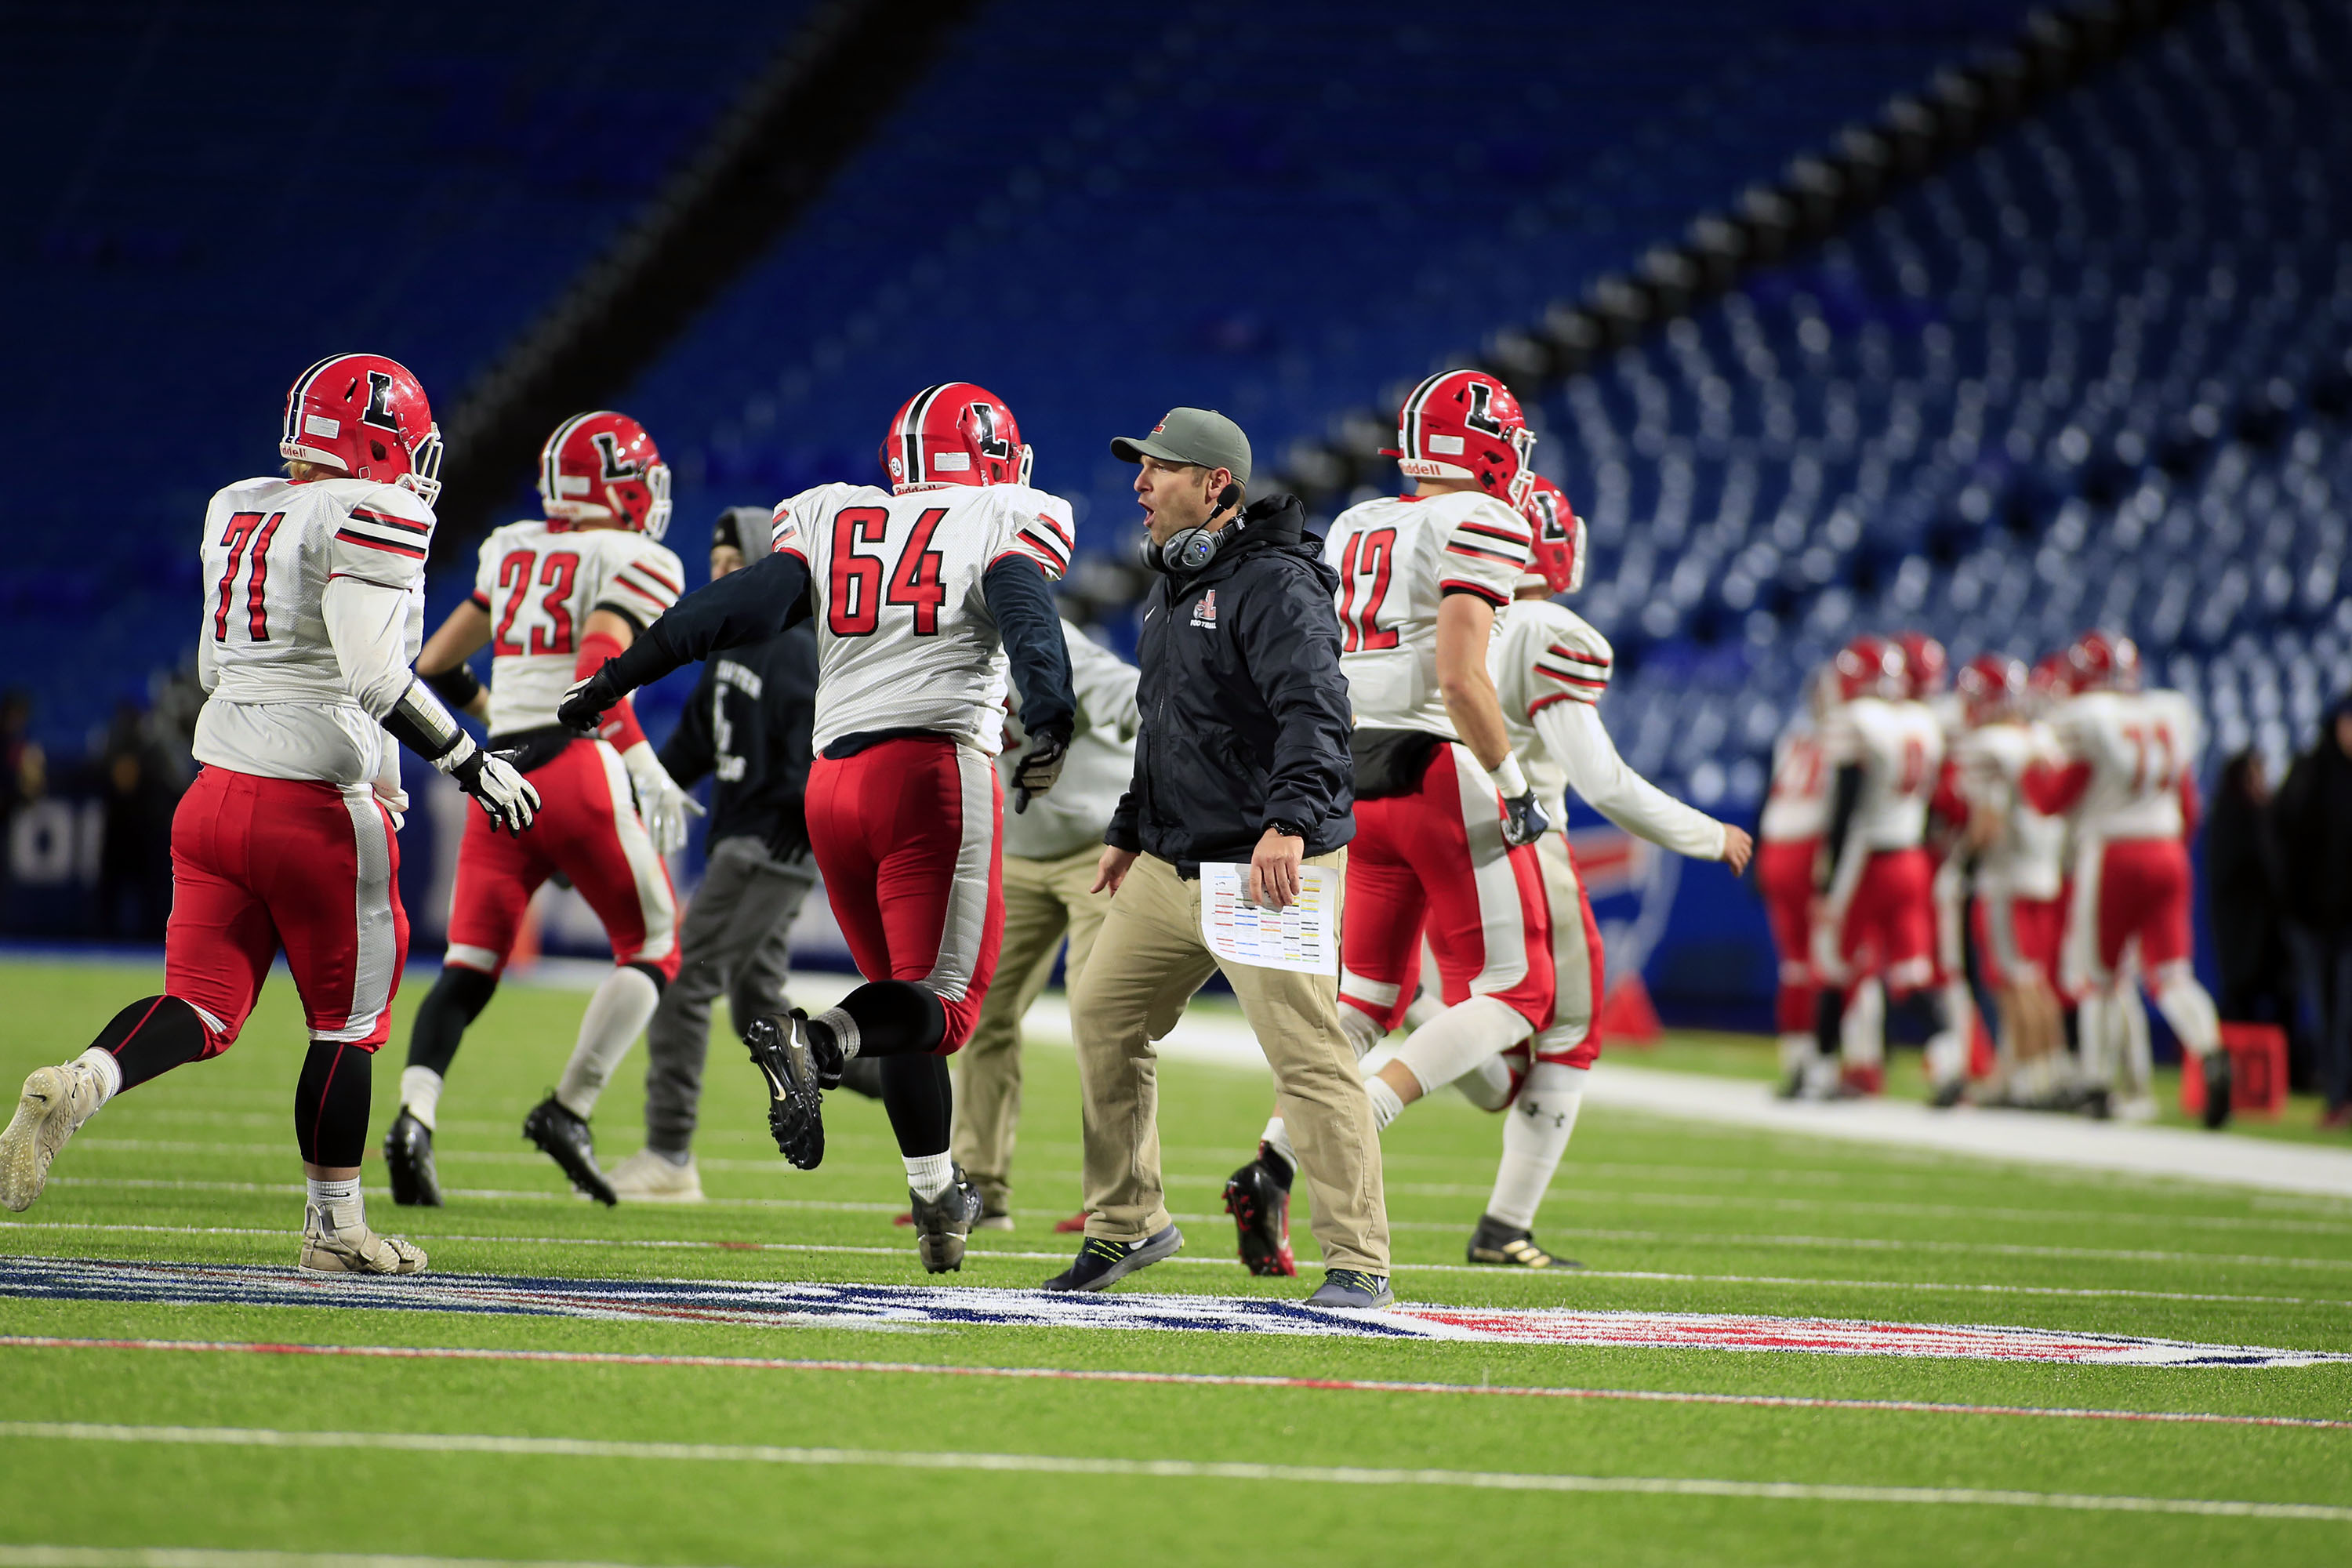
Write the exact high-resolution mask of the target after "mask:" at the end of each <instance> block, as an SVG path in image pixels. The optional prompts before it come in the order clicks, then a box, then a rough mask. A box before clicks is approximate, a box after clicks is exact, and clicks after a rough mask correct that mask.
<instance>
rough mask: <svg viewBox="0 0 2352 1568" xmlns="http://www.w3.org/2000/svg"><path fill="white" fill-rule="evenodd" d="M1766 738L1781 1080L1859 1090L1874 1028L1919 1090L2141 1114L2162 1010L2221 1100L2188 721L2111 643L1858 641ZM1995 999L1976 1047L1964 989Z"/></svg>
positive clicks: (2130, 655)
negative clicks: (2205, 974) (2193, 850)
mask: <svg viewBox="0 0 2352 1568" xmlns="http://www.w3.org/2000/svg"><path fill="white" fill-rule="evenodd" d="M1807 698H1808V700H1807V702H1806V704H1805V706H1804V709H1803V710H1801V711H1800V712H1799V713H1798V715H1797V716H1796V717H1795V718H1794V719H1793V720H1792V721H1791V722H1790V725H1789V727H1788V729H1787V730H1786V731H1784V732H1783V733H1782V734H1781V736H1780V741H1779V742H1778V744H1777V746H1776V747H1775V750H1774V753H1773V759H1772V779H1771V789H1770V795H1769V798H1768V800H1767V803H1766V805H1765V808H1764V815H1763V820H1762V822H1761V824H1760V825H1759V837H1760V838H1761V840H1762V844H1761V847H1760V848H1759V852H1758V856H1757V876H1758V881H1759V886H1760V889H1761V890H1762V893H1763V896H1764V899H1765V903H1766V908H1767V910H1768V912H1769V916H1770V921H1771V927H1772V936H1773V941H1774V943H1775V945H1776V946H1777V947H1778V949H1779V952H1780V989H1779V996H1778V1000H1777V1005H1776V1013H1777V1023H1778V1026H1779V1028H1780V1054H1781V1066H1782V1068H1783V1070H1784V1072H1785V1074H1786V1078H1785V1081H1784V1084H1783V1089H1782V1092H1783V1093H1784V1094H1785V1095H1786V1096H1788V1097H1789V1098H1791V1099H1804V1100H1837V1099H1851V1098H1855V1097H1859V1096H1867V1095H1874V1094H1876V1093H1878V1092H1880V1091H1881V1089H1883V1088H1884V1085H1885V1068H1884V1062H1885V1041H1886V1036H1887V1029H1888V1026H1889V1024H1890V1022H1894V1023H1907V1024H1908V1026H1909V1028H1910V1031H1911V1032H1912V1033H1913V1034H1914V1035H1915V1036H1916V1037H1918V1038H1921V1039H1923V1040H1924V1042H1925V1045H1926V1060H1927V1078H1928V1081H1929V1085H1930V1089H1929V1095H1930V1099H1931V1100H1932V1102H1933V1103H1935V1104H1937V1105H1938V1106H1952V1105H1957V1104H1958V1103H1959V1102H1960V1101H1961V1100H1963V1099H1971V1100H1976V1101H1977V1102H1979V1103H1985V1104H1994V1105H2005V1106H2011V1107H2015V1108H2019V1109H2025V1110H2055V1111H2074V1112H2080V1113H2083V1114H2087V1115H2091V1116H2095V1117H2102V1118H2104V1117H2107V1116H2110V1115H2113V1116H2117V1117H2121V1118H2125V1119H2127V1120H2135V1121H2146V1120H2148V1119H2150V1118H2152V1117H2153V1116H2154V1115H2155V1114H2156V1102H2155V1099H2154V1096H2153V1094H2152V1092H2151V1089H2150V1056H2149V1035H2148V1018H2147V1011H2146V1009H2145V1007H2144V1006H2143V1005H2142V1003H2141V992H2142V990H2143V988H2145V990H2146V992H2147V994H2148V995H2150V996H2152V997H2153V998H2154V999H2155V1002H2156V1005H2157V1008H2158V1011H2159V1012H2160V1013H2161V1014H2162V1016H2163V1017H2164V1019H2165V1021H2166V1023H2167V1024H2168V1025H2169V1026H2171V1028H2172V1031H2173V1033H2174V1034H2175V1035H2176V1036H2177V1037H2179V1041H2180V1045H2181V1048H2182V1050H2183V1052H2184V1053H2185V1054H2186V1055H2188V1056H2189V1057H2193V1058H2197V1061H2198V1065H2199V1067H2200V1069H2201V1072H2202V1075H2203V1080H2204V1086H2205V1109H2204V1119H2205V1122H2206V1124H2207V1125H2208V1126H2210V1127H2219V1126H2221V1124H2222V1123H2223V1122H2225V1121H2228V1119H2229V1116H2230V1110H2231V1074H2230V1059H2229V1057H2228V1055H2227V1053H2226V1052H2224V1051H2223V1050H2222V1048H2221V1020H2220V1015H2219V1014H2218V1013H2217V1011H2216V1010H2215V1007H2214V1005H2213V1001H2212V998H2211V997H2210V995H2209V994H2207V992H2206V991H2205V988H2204V987H2203V986H2202V985H2201V984H2199V982H2198V980H2197V977H2196V974H2195V972H2194V970H2193V967H2192V963H2191V959H2192V946H2191V941H2192V939H2191V932H2190V920H2189V837H2190V835H2192V834H2193V833H2194V832H2195V831H2196V826H2197V814H2198V797H2197V784H2196V762H2197V757H2198V755H2199V752H2200V749H2201V746H2202V739H2201V733H2200V724H2199V720H2198V715H2197V710H2196V709H2195V707H2194V705H2193V704H2191V703H2190V702H2189V700H2187V699H2186V698H2184V697H2182V696H2181V695H2180V694H2179V693H2178V692H2173V691H2162V690H2150V689H2143V688H2142V685H2141V679H2140V664H2139V655H2138V650H2137V648H2136V647H2134V646H2133V644H2132V642H2131V640H2130V639H2129V638H2127V637H2110V636H2108V635H2106V634H2105V633H2103V632H2096V631H2093V632H2086V633H2084V635H2083V636H2082V637H2078V638H2077V639H2075V641H2074V643H2073V644H2072V645H2070V646H2069V647H2066V648H2064V649H2063V650H2061V651H2060V652H2057V653H2053V654H2051V655H2049V656H2048V657H2047V658H2043V659H2042V660H2041V662H2040V663H2038V664H2036V665H2034V666H2033V667H2032V668H2031V669H2030V670H2029V669H2028V668H2027V667H2026V666H2025V665H2024V664H2023V663H2022V662H2021V661H2020V660H2018V659H2016V658H2010V657H2008V656H2006V655H2003V654H1998V653H1988V654H1983V655H1980V656H1979V657H1978V658H1973V659H1970V660H1969V662H1968V663H1967V664H1966V665H1964V666H1963V667H1962V668H1960V670H1959V672H1958V678H1957V679H1952V678H1950V676H1949V672H1948V668H1947V661H1946V656H1945V651H1944V648H1943V647H1942V645H1940V644H1939V643H1937V641H1936V640H1935V639H1934V638H1932V637H1926V636H1923V635H1921V634H1919V633H1916V632H1906V633H1903V634H1900V635H1898V636H1895V637H1877V636H1864V637H1856V638H1855V639H1854V640H1853V641H1852V642H1851V643H1849V644H1847V645H1846V647H1844V648H1843V649H1841V650H1840V651H1839V653H1838V655H1837V657H1836V658H1835V659H1834V660H1832V662H1831V663H1830V664H1829V665H1828V666H1826V667H1824V668H1821V669H1819V670H1817V671H1816V672H1815V673H1814V675H1813V677H1812V679H1811V684H1810V687H1809V689H1808V692H1807ZM1972 975H1973V977H1974V978H1975V979H1976V980H1978V981H1980V982H1981V983H1982V985H1983V987H1984V990H1985V991H1986V993H1988V994H1990V997H1991V999H1992V1003H1993V1006H1992V1015H1993V1016H1992V1018H1991V1019H1990V1031H1989V1033H1990V1039H1991V1041H1992V1043H1993V1049H1992V1051H1991V1053H1990V1060H1986V1059H1981V1058H1982V1053H1980V1052H1979V1049H1978V1048H1977V1037H1978V1030H1977V1024H1978V1022H1979V1019H1978V1009H1977V1007H1976V1005H1975V999H1976V995H1977V992H1976V988H1975V986H1974V985H1973V984H1971V976H1972Z"/></svg>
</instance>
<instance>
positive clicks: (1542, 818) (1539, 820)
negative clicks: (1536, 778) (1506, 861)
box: [1503, 790, 1551, 849]
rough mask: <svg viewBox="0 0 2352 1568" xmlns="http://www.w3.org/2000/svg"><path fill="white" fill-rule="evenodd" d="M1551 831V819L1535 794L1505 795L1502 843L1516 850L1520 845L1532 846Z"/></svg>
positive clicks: (1531, 792)
mask: <svg viewBox="0 0 2352 1568" xmlns="http://www.w3.org/2000/svg"><path fill="white" fill-rule="evenodd" d="M1550 830H1551V817H1550V816H1549V815H1548V814H1547V813H1546V812H1545V811H1544V808H1543V802H1541V801H1539V800H1538V799H1537V798H1536V792H1535V791H1533V790H1529V791H1528V793H1527V794H1525V795H1506V796H1505V797H1504V799H1503V842H1504V843H1506V844H1507V845H1509V846H1510V847H1512V848H1514V849H1516V848H1517V847H1519V846H1520V845H1522V844H1533V843H1534V842H1535V841H1536V840H1537V839H1538V838H1541V837H1543V836H1544V835H1545V834H1546V833H1548V832H1549V831H1550Z"/></svg>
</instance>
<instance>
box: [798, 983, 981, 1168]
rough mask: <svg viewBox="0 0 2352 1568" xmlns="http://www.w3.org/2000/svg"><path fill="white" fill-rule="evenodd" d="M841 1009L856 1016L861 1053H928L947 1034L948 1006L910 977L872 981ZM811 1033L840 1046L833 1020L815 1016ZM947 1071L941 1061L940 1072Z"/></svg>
mask: <svg viewBox="0 0 2352 1568" xmlns="http://www.w3.org/2000/svg"><path fill="white" fill-rule="evenodd" d="M841 1010H842V1011H843V1012H845V1013H846V1014H848V1015H849V1016H851V1017H852V1018H854V1019H856V1021H857V1054H858V1055H859V1056H861V1057H896V1056H905V1055H908V1054H910V1053H911V1054H915V1055H920V1056H929V1055H930V1054H932V1053H933V1052H935V1051H937V1050H938V1049H939V1048H940V1044H941V1043H942V1042H944V1041H945V1040H946V1039H947V1037H948V1013H947V1009H946V1008H945V1007H942V1006H940V999H939V997H938V996H937V995H936V994H933V993H932V992H930V991H928V990H926V989H924V988H923V987H922V986H920V985H918V984H914V983H913V982H912V981H909V980H876V981H871V982H869V983H867V984H864V985H861V986H859V987H858V988H857V989H856V990H855V991H853V992H851V993H850V994H848V995H846V996H845V997H843V998H842V999H841ZM809 1034H810V1035H811V1036H812V1037H814V1038H816V1039H819V1040H822V1041H823V1042H824V1043H825V1044H826V1045H828V1046H832V1047H835V1048H836V1049H838V1048H839V1042H838V1041H836V1040H835V1038H834V1035H833V1029H832V1027H831V1026H829V1025H826V1024H822V1023H819V1022H818V1021H817V1020H816V1019H814V1018H812V1019H810V1020H809ZM946 1070H947V1069H946V1068H945V1067H944V1065H942V1067H941V1068H940V1071H941V1072H942V1073H944V1072H945V1071H946ZM945 1147H946V1145H945V1144H941V1145H940V1148H945ZM931 1152H933V1153H936V1152H938V1151H937V1150H933V1151H931Z"/></svg>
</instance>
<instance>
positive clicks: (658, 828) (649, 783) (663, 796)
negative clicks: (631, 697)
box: [621, 741, 702, 855]
mask: <svg viewBox="0 0 2352 1568" xmlns="http://www.w3.org/2000/svg"><path fill="white" fill-rule="evenodd" d="M621 765H622V766H623V767H625V768H626V769H628V770H629V785H630V787H631V788H633V789H635V791H636V792H637V815H638V816H642V817H644V818H645V819H646V833H647V834H648V835H650V836H651V837H652V838H653V841H654V853H655V854H656V855H674V854H676V853H677V851H678V850H680V849H683V848H685V847H686V819H687V817H688V815H689V814H691V815H692V816H701V815H702V807H701V806H699V805H697V804H695V799H694V797H693V796H692V795H688V794H687V793H686V792H685V791H684V790H682V789H680V788H678V787H677V780H676V779H673V778H671V777H670V776H669V770H668V769H667V768H665V767H663V766H662V765H661V759H660V758H658V757H656V756H655V755H654V748H653V742H650V741H639V742H637V743H636V744H635V745H634V746H631V747H630V748H629V749H628V750H627V751H625V752H622V753H621Z"/></svg>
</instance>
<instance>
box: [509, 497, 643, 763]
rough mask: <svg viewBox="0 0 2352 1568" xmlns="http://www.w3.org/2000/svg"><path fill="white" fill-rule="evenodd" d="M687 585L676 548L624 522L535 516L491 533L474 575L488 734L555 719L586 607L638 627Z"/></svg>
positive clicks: (575, 660) (584, 628) (576, 655)
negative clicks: (596, 524) (485, 629)
mask: <svg viewBox="0 0 2352 1568" xmlns="http://www.w3.org/2000/svg"><path fill="white" fill-rule="evenodd" d="M685 585H686V573H685V569H684V568H683V567H682V566H680V565H679V564H678V559H677V555H675V554H674V553H672V552H670V551H669V550H668V549H667V548H666V547H665V546H664V545H663V544H662V543H661V542H659V541H658V540H654V539H648V538H647V537H646V536H645V535H644V534H642V533H638V532H636V531H634V530H631V529H625V528H579V527H575V526H574V525H572V524H571V523H568V522H561V521H553V520H549V519H532V520H531V521H526V522H510V523H508V524H507V525H506V526H505V527H504V528H501V529H498V530H496V531H493V532H492V533H491V535H490V536H489V537H488V539H486V540H484V541H482V552H481V560H480V563H479V564H478V567H477V568H476V570H475V573H474V603H476V604H477V605H480V606H481V607H482V608H483V609H485V610H487V611H488V612H489V616H490V733H491V734H493V735H510V734H513V733H514V732H516V731H520V730H538V729H543V728H545V727H546V726H548V725H551V724H552V723H554V722H555V710H556V706H557V704H559V703H561V702H562V700H563V694H564V693H565V692H566V691H568V690H570V689H571V688H572V682H573V681H575V680H577V679H579V677H578V675H577V674H576V673H575V671H576V669H577V668H578V666H579V662H580V641H581V639H582V638H583V637H586V636H587V635H588V616H589V615H590V613H591V612H592V611H595V610H616V611H618V612H620V614H621V615H623V616H625V617H626V618H627V619H628V620H630V621H631V622H633V623H635V626H637V627H638V628H639V629H640V630H642V629H643V628H645V627H646V626H650V625H652V624H653V621H654V619H655V617H656V616H659V615H660V614H661V613H662V612H663V611H664V610H667V609H668V608H669V607H670V606H671V605H674V604H676V603H677V596H678V595H679V593H680V592H682V591H683V589H684V588H685Z"/></svg>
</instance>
